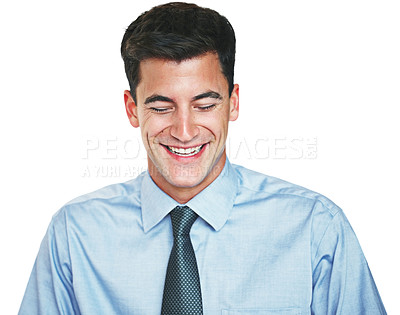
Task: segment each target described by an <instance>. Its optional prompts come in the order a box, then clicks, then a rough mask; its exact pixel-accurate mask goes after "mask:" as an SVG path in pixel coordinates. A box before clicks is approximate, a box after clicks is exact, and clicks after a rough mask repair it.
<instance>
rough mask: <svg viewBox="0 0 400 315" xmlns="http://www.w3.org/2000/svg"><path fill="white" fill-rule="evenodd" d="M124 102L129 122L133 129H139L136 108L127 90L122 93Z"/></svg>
mask: <svg viewBox="0 0 400 315" xmlns="http://www.w3.org/2000/svg"><path fill="white" fill-rule="evenodd" d="M124 102H125V109H126V114H127V115H128V118H129V122H130V123H131V125H132V126H133V127H135V128H137V127H139V119H138V113H137V106H136V103H135V101H134V100H133V98H132V95H131V92H129V91H128V90H125V91H124Z"/></svg>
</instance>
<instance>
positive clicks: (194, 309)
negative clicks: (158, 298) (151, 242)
mask: <svg viewBox="0 0 400 315" xmlns="http://www.w3.org/2000/svg"><path fill="white" fill-rule="evenodd" d="M170 216H171V221H172V229H173V234H174V245H173V247H172V250H171V255H170V257H169V261H168V268H167V275H166V277H165V285H164V296H163V303H162V309H161V314H162V315H189V314H190V315H198V314H203V305H202V301H201V289H200V279H199V271H198V269H197V262H196V256H195V255H194V250H193V246H192V243H191V241H190V236H189V232H190V229H191V227H192V225H193V223H194V221H196V219H197V217H198V216H197V214H196V213H194V212H193V210H192V209H190V208H189V207H187V206H184V207H180V206H178V207H176V208H175V209H174V210H172V211H171V213H170Z"/></svg>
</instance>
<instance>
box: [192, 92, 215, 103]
mask: <svg viewBox="0 0 400 315" xmlns="http://www.w3.org/2000/svg"><path fill="white" fill-rule="evenodd" d="M202 98H216V99H218V100H222V96H221V94H219V93H217V92H214V91H209V92H205V93H201V94H199V95H196V96H195V97H193V98H192V101H197V100H201V99H202Z"/></svg>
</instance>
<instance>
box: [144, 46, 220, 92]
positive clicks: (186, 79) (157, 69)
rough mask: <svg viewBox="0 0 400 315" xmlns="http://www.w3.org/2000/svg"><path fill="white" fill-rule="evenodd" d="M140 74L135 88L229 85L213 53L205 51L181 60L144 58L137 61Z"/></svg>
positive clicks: (216, 86) (217, 86)
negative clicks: (202, 53)
mask: <svg viewBox="0 0 400 315" xmlns="http://www.w3.org/2000/svg"><path fill="white" fill-rule="evenodd" d="M139 75H140V82H139V84H138V92H139V90H140V89H143V88H144V89H145V90H153V89H162V88H168V87H173V86H175V87H180V88H182V89H183V88H188V87H192V88H196V87H198V88H199V89H201V88H203V89H204V88H208V89H211V88H214V89H216V88H218V89H221V90H224V89H225V88H226V89H228V82H227V80H226V78H225V76H224V75H223V73H222V70H221V66H220V62H219V58H218V55H217V54H216V53H206V54H204V55H200V56H198V57H194V58H191V59H186V60H183V61H172V60H166V59H157V58H150V59H146V60H143V61H141V62H140V73H139ZM207 86H208V87H207ZM149 92H150V91H149ZM157 92H159V91H157Z"/></svg>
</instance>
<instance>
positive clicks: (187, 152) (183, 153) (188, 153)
mask: <svg viewBox="0 0 400 315" xmlns="http://www.w3.org/2000/svg"><path fill="white" fill-rule="evenodd" d="M203 146H204V144H202V145H199V146H197V147H193V148H187V149H184V148H177V147H171V146H168V145H166V146H165V147H166V148H167V149H168V151H170V152H172V153H173V154H176V155H179V156H185V157H189V156H193V155H196V154H197V153H199V152H200V151H201V149H202V148H203Z"/></svg>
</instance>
